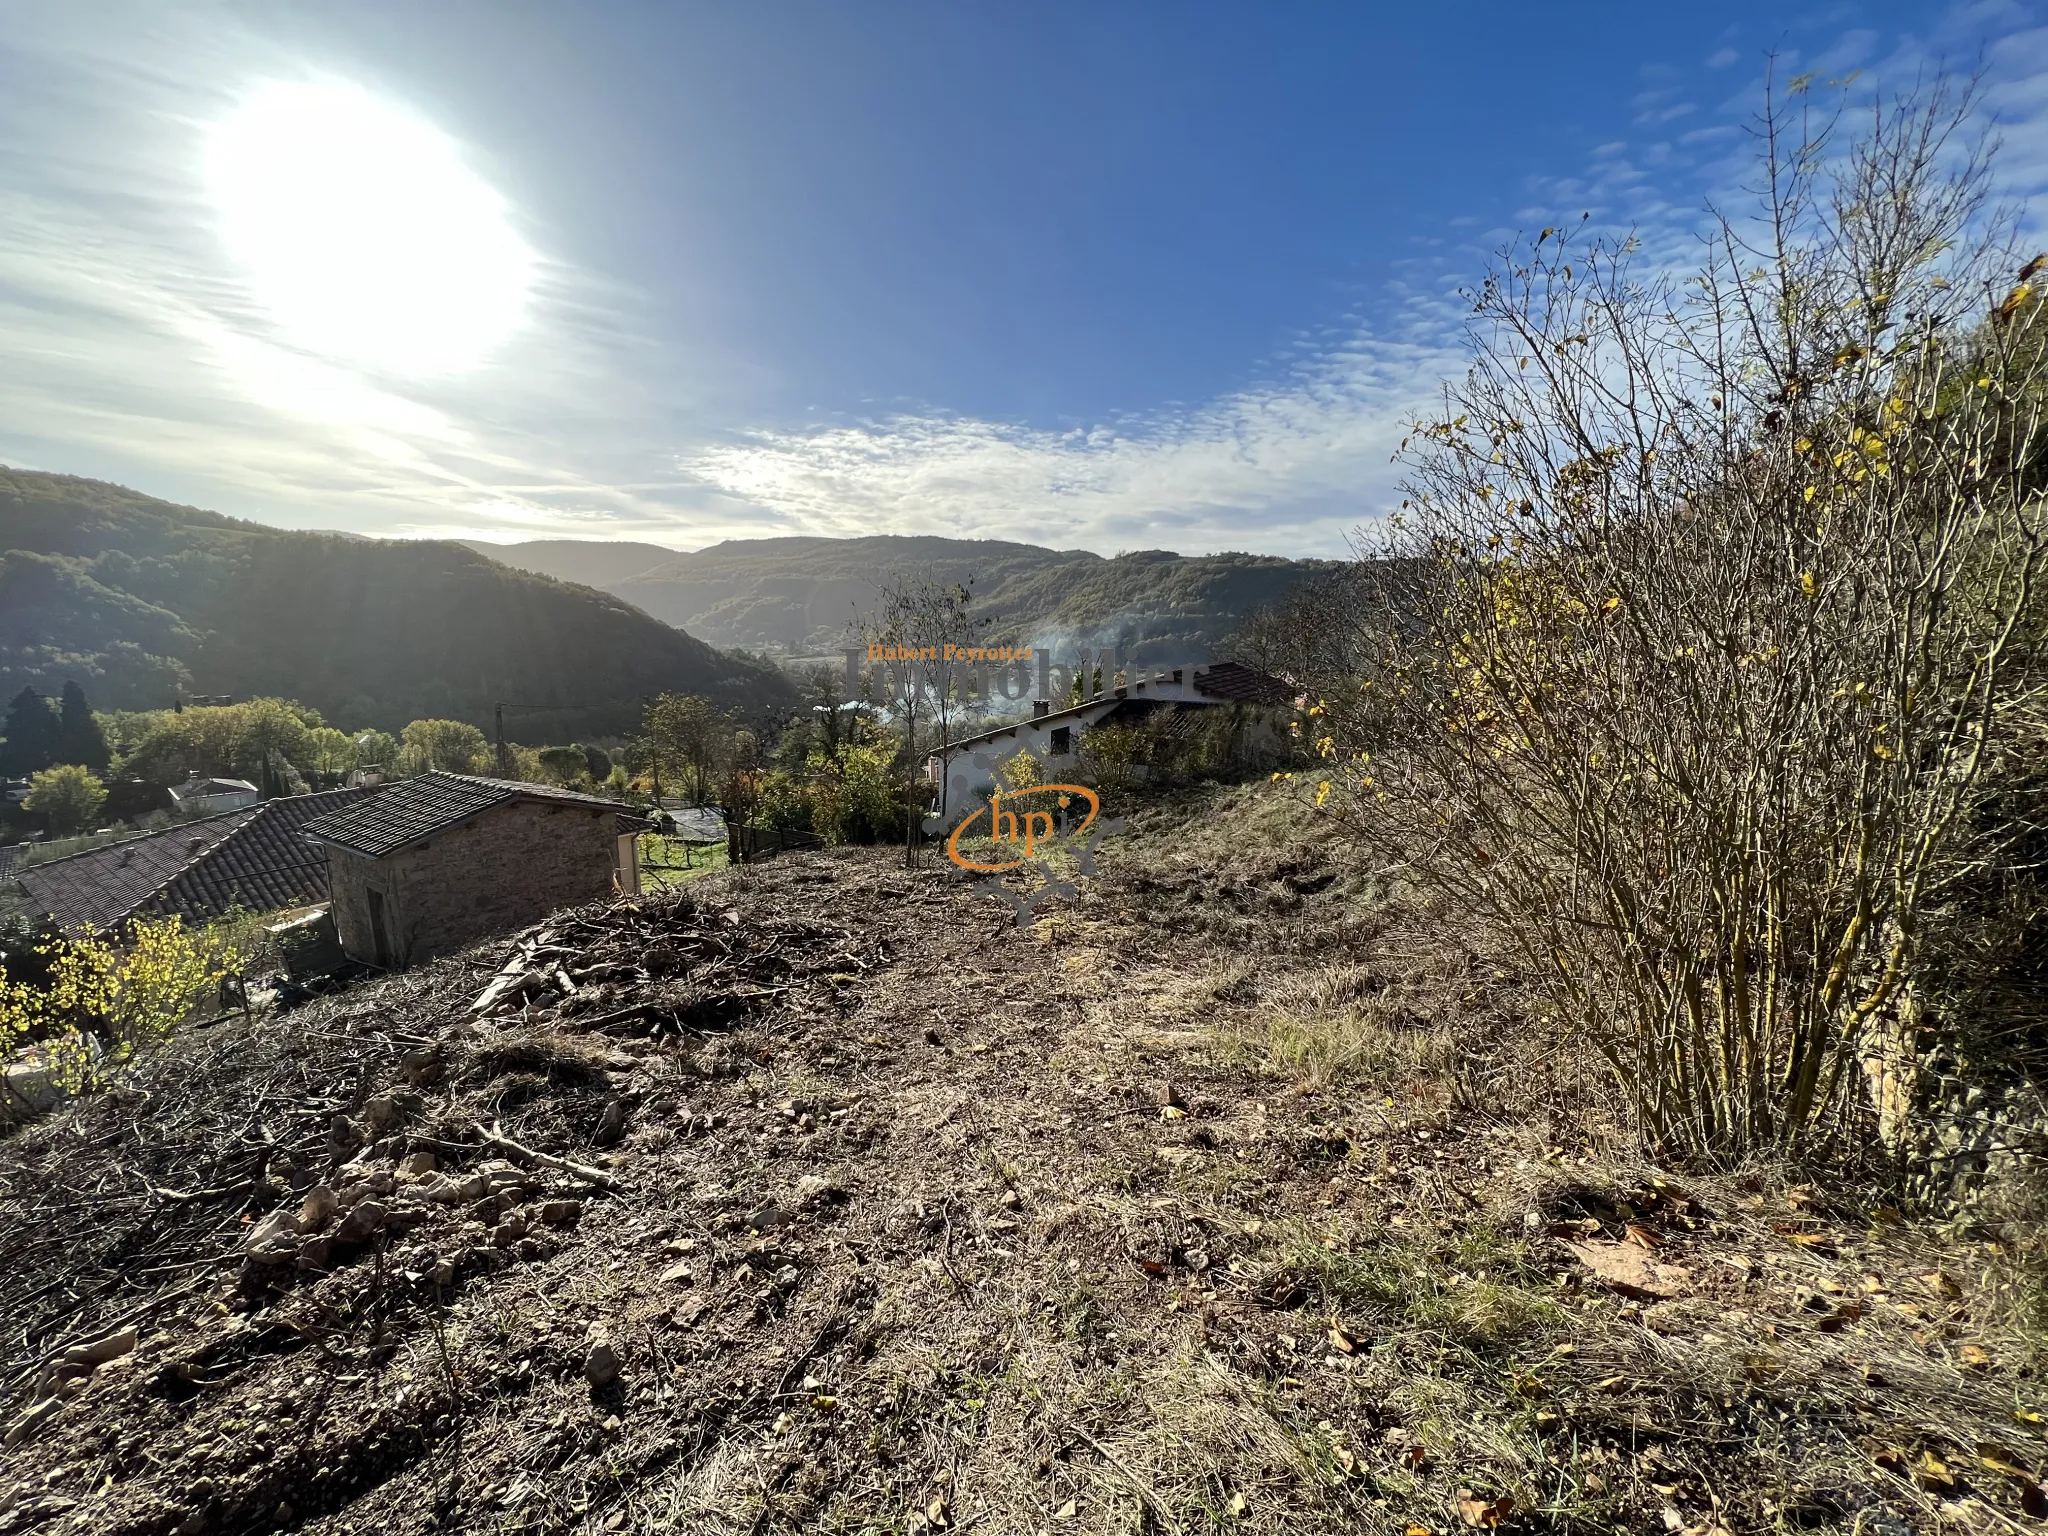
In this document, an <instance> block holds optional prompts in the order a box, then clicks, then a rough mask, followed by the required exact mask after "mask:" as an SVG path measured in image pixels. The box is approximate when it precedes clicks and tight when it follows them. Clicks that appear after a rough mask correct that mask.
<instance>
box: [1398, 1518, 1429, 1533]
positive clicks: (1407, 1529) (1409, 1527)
mask: <svg viewBox="0 0 2048 1536" xmlns="http://www.w3.org/2000/svg"><path fill="white" fill-rule="evenodd" d="M1401 1536H1436V1532H1435V1531H1432V1530H1431V1529H1430V1528H1429V1527H1428V1526H1426V1525H1417V1524H1416V1523H1415V1522H1414V1521H1413V1520H1410V1521H1409V1522H1408V1523H1407V1524H1406V1525H1404V1526H1402V1527H1401Z"/></svg>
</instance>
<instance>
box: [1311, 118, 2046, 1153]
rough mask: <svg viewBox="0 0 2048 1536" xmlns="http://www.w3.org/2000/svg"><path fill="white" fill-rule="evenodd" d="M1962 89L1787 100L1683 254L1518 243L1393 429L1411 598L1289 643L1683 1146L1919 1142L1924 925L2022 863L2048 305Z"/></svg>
mask: <svg viewBox="0 0 2048 1536" xmlns="http://www.w3.org/2000/svg"><path fill="white" fill-rule="evenodd" d="M1793 94H1794V96H1795V97H1797V95H1798V92H1797V91H1796V90H1795V92H1794V93H1793ZM1972 106H1973V103H1972V100H1971V96H1970V93H1969V92H1968V91H1967V90H1963V91H1957V90H1953V89H1951V88H1949V87H1947V86H1945V85H1937V86H1935V87H1933V88H1931V89H1930V90H1928V91H1927V92H1926V93H1924V94H1923V95H1921V96H1920V97H1918V98H1916V99H1912V100H1907V101H1893V102H1883V101H1881V102H1879V103H1878V104H1877V105H1876V106H1874V107H1873V108H1872V110H1871V114H1870V117H1869V119H1868V122H1867V124H1866V125H1865V126H1864V127H1863V129H1862V131H1861V133H1860V136H1857V137H1856V138H1855V139H1854V142H1853V143H1850V144H1848V145H1846V146H1837V145H1836V144H1835V143H1833V142H1831V139H1832V135H1833V134H1834V132H1835V131H1836V125H1835V124H1834V123H1832V122H1816V121H1814V120H1813V119H1812V118H1811V117H1809V116H1807V115H1804V113H1803V111H1802V110H1801V107H1802V104H1801V103H1799V102H1797V101H1794V103H1793V104H1792V107H1791V108H1789V109H1788V107H1787V105H1786V103H1785V102H1784V101H1772V102H1770V103H1769V104H1768V105H1767V106H1766V108H1765V111H1764V115H1763V116H1762V118H1761V120H1760V123H1759V144H1760V155H1759V160H1758V171H1759V183H1758V186H1757V206H1756V208H1755V210H1754V212H1753V213H1752V214H1751V215H1750V216H1749V217H1747V218H1744V219H1740V220H1738V219H1737V218H1735V217H1734V216H1732V215H1730V216H1722V217H1719V218H1718V220H1717V222H1716V224H1715V226H1714V228H1713V231H1712V233H1711V234H1710V236H1709V238H1708V239H1707V241H1706V245H1705V250H1706V258H1705V264H1704V266H1703V267H1702V268H1701V270H1700V271H1699V272H1698V273H1697V274H1695V275H1694V276H1693V277H1691V278H1690V279H1689V280H1687V281H1684V282H1682V283H1681V282H1677V281H1674V280H1672V279H1670V278H1668V277H1667V276H1665V275H1663V274H1662V273H1660V272H1658V271H1656V270H1654V269H1646V266H1645V264H1644V262H1643V260H1642V256H1641V253H1640V252H1639V251H1638V250H1637V249H1636V248H1635V245H1634V242H1632V241H1631V242H1627V243H1624V244H1621V245H1619V246H1615V245H1612V244H1609V243H1605V242H1602V241H1600V240H1597V239H1583V240H1582V239H1579V238H1576V237H1573V236H1570V235H1567V234H1565V233H1562V232H1560V231H1556V230H1545V231H1543V232H1542V233H1541V234H1540V235H1539V236H1538V237H1537V238H1536V240H1535V241H1534V243H1533V244H1530V245H1522V246H1517V247H1514V248H1512V249H1511V250H1510V251H1509V252H1508V253H1507V254H1506V256H1505V258H1504V264H1503V265H1502V266H1501V267H1500V269H1499V270H1497V271H1496V272H1495V273H1493V275H1491V276H1490V277H1489V278H1488V279H1487V280H1486V282H1485V283H1484V285H1483V286H1482V288H1481V289H1480V290H1479V292H1478V293H1477V294H1476V295H1475V296H1474V297H1475V320H1474V328H1473V343H1474V345H1473V362H1472V367H1471V369H1470V372H1469V373H1468V374H1467V375H1466V377H1465V378H1464V379H1463V381H1462V382H1460V383H1458V384H1457V385H1455V386H1453V387H1451V388H1449V389H1448V390H1447V392H1446V397H1445V401H1444V408H1443V411H1442V414H1441V415H1440V417H1438V418H1437V419H1434V420H1432V421H1429V422H1426V423H1422V424H1420V425H1419V426H1418V428H1417V429H1416V432H1415V434H1414V436H1413V437H1412V438H1411V439H1410V442H1409V444H1408V445H1407V448H1406V450H1405V451H1406V453H1407V457H1408V463H1409V466H1410V471H1411V473H1410V480H1409V485H1410V496H1409V500H1408V502H1407V503H1406V504H1405V505H1406V509H1407V510H1406V512H1405V514H1404V520H1403V521H1402V523H1401V525H1400V526H1399V528H1398V529H1397V530H1396V532H1395V534H1394V539H1393V552H1395V553H1397V554H1399V555H1401V556H1402V557H1404V558H1405V559H1406V560H1408V561H1411V562H1412V565H1409V566H1407V567H1404V569H1407V570H1412V571H1413V572H1414V573H1415V578H1416V580H1417V582H1418V583H1419V584H1420V586H1421V587H1422V589H1423V596H1422V598H1421V600H1420V601H1419V602H1415V603H1412V604H1410V605H1408V606H1407V608H1406V609H1405V619H1404V621H1403V622H1400V623H1393V624H1389V623H1384V622H1377V621H1370V620H1372V616H1371V615H1367V616H1366V617H1365V618H1362V619H1361V618H1357V617H1354V618H1353V620H1352V621H1350V622H1348V623H1347V622H1345V621H1344V620H1342V619H1341V618H1337V619H1331V620H1329V621H1328V622H1326V623H1325V625H1324V626H1323V628H1322V630H1321V632H1320V633H1321V635H1322V638H1321V639H1319V640H1317V641H1316V645H1317V646H1320V647H1321V648H1322V650H1323V651H1324V652H1325V653H1326V654H1327V656H1328V658H1329V659H1328V660H1326V661H1325V662H1324V663H1323V664H1321V665H1320V666H1318V665H1316V664H1315V662H1314V661H1313V660H1310V661H1307V662H1305V663H1304V664H1303V666H1302V667H1301V669H1300V670H1299V671H1297V673H1296V676H1297V680H1299V681H1305V682H1310V683H1312V684H1313V685H1314V686H1315V687H1316V689H1317V691H1318V693H1319V696H1320V702H1319V703H1318V704H1316V705H1315V706H1314V707H1313V708H1312V709H1311V711H1310V727H1309V735H1310V736H1311V738H1312V739H1313V742H1314V745H1315V747H1316V749H1317V751H1318V752H1319V753H1320V755H1321V756H1322V758H1323V759H1324V761H1325V764H1326V768H1327V774H1326V777H1327V778H1328V779H1329V781H1330V782H1331V784H1332V786H1333V789H1334V790H1338V791H1342V792H1343V799H1342V800H1340V801H1339V803H1340V804H1343V805H1344V807H1345V811H1346V814H1347V816H1348V817H1349V818H1351V819H1353V820H1354V821H1355V822H1356V823H1357V825H1358V826H1359V828H1360V829H1361V830H1362V831H1363V832H1364V833H1365V834H1366V835H1367V836H1368V837H1369V838H1371V839H1372V840H1373V841H1374V842H1375V843H1376V844H1378V845H1379V846H1380V847H1381V848H1383V849H1385V850H1388V851H1390V852H1392V853H1393V854H1395V855H1396V856H1397V857H1399V858H1401V859H1403V860H1405V861H1406V862H1407V863H1408V865H1409V866H1410V868H1411V869H1412V870H1413V871H1414V872H1415V873H1416V874H1417V875H1418V876H1419V877H1420V878H1421V879H1423V880H1424V881H1425V882H1427V884H1428V885H1429V886H1430V887H1432V888H1433V889H1435V890H1436V891H1438V892H1440V893H1442V894H1443V895H1445V896H1447V897H1448V898H1450V899H1451V901H1452V902H1454V903H1455V905H1456V908H1457V909H1458V910H1459V911H1460V912H1461V913H1463V914H1465V915H1467V917H1468V918H1469V920H1471V921H1472V922H1473V923H1474V925H1475V927H1476V928H1477V929H1478V930H1479V931H1480V932H1481V933H1482V934H1483V935H1484V936H1485V939H1486V941H1487V942H1489V943H1492V944H1493V945H1495V946H1497V948H1498V950H1499V951H1500V956H1501V958H1502V959H1503V960H1504V961H1511V962H1512V963H1513V964H1514V965H1515V967H1516V969H1517V970H1518V971H1519V972H1520V974H1521V975H1522V976H1523V977H1524V979H1525V982H1526V983H1527V984H1528V985H1529V986H1530V987H1531V988H1532V989H1533V992H1534V1002H1535V1008H1534V1011H1535V1012H1537V1013H1538V1014H1540V1016H1541V1017H1542V1018H1543V1019H1544V1020H1545V1021H1546V1022H1547V1023H1549V1024H1550V1025H1551V1026H1552V1028H1553V1029H1554V1030H1555V1031H1556V1033H1557V1034H1558V1035H1560V1036H1570V1037H1575V1038H1576V1039H1578V1040H1581V1041H1584V1042H1586V1043H1589V1044H1590V1045H1591V1046H1593V1047H1594V1048H1595V1049H1597V1050H1598V1052H1599V1053H1600V1054H1601V1055H1602V1056H1603V1057H1604V1059H1605V1060H1606V1062H1607V1063H1608V1065H1609V1067H1610V1068H1611V1070H1612V1072H1613V1074H1614V1077H1615V1079H1616V1081H1617V1082H1618V1083H1619V1084H1620V1085H1621V1087H1622V1089H1623V1091H1624V1093H1625V1094H1626V1096H1627V1100H1628V1103H1629V1106H1630V1108H1631V1109H1632V1112H1633V1116H1634V1120H1635V1123H1636V1126H1637V1129H1638V1131H1639V1133H1640V1134H1641V1135H1642V1136H1643V1137H1644V1138H1645V1139H1646V1140H1647V1141H1648V1142H1650V1143H1652V1144H1654V1145H1661V1146H1663V1147H1665V1148H1667V1149H1669V1150H1673V1151H1684V1152H1688V1153H1691V1154H1693V1155H1696V1156H1701V1157H1706V1158H1712V1159H1723V1160H1732V1159H1739V1158H1741V1157H1744V1156H1746V1155H1749V1154H1751V1153H1753V1152H1757V1151H1762V1150H1768V1149H1774V1148H1775V1149H1800V1148H1808V1149H1811V1148H1814V1147H1817V1146H1818V1145H1819V1144H1821V1143H1823V1142H1826V1141H1828V1140H1830V1139H1831V1138H1840V1137H1842V1136H1843V1134H1844V1133H1846V1132H1849V1131H1851V1130H1852V1129H1858V1128H1860V1127H1862V1126H1864V1125H1866V1124H1871V1123H1874V1124H1875V1127H1876V1128H1877V1129H1878V1130H1879V1131H1880V1132H1881V1134H1882V1138H1883V1140H1884V1142H1885V1143H1886V1144H1887V1145H1889V1146H1890V1147H1891V1148H1893V1149H1894V1150H1896V1151H1901V1152H1903V1151H1906V1150H1908V1149H1909V1145H1910V1143H1911V1142H1912V1140H1913V1136H1914V1108H1915V1103H1916V1096H1917V1093H1918V1091H1919V1080H1920V1072H1919V1067H1918V1063H1919V1061H1920V1059H1921V1058H1922V1056H1923V1055H1924V1054H1925V1052H1926V1050H1927V1048H1928V1046H1929V1044H1930V1042H1931V1040H1932V1039H1933V1037H1934V1036H1935V1035H1937V1034H1938V1033H1939V1032H1940V1031H1941V1030H1942V1029H1943V1028H1945V1027H1947V1025H1946V1023H1945V1021H1944V1019H1943V1018H1942V1016H1941V1013H1940V1010H1939V1009H1938V1007H1936V1006H1935V1000H1934V999H1933V998H1932V997H1931V996H1930V995H1929V992H1928V988H1927V987H1926V986H1925V985H1922V984H1920V983H1921V979H1922V978H1923V976H1925V975H1926V974H1927V972H1928V968H1929V966H1930V964H1931V961H1930V956H1929V953H1928V934H1929V925H1930V923H1931V922H1932V921H1933V917H1934V914H1936V913H1937V912H1939V911H1941V910H1944V909H1945V905H1946V904H1948V903H1950V902H1952V901H1953V899H1954V898H1955V896H1956V893H1957V891H1958V890H1959V889H1960V888H1961V887H1962V886H1964V885H1965V884H1967V883H1968V882H1970V881H1971V880H1972V879H1975V878H1977V877H1978V876H1980V875H1981V874H1982V871H1983V870H1984V869H1985V867H1986V866H1987V864H1989V863H1993V862H1996V861H1997V859H1998V858H1999V857H2001V854H2000V850H1999V848H1998V847H1997V846H1996V841H1997V840H1996V836H1995V834H1994V833H1993V832H1991V831H1990V830H1988V829H1987V818H1986V817H1985V816H1983V815H1982V814H1981V811H1982V809H1983V805H1982V802H1983V798H1984V794H1985V785H1986V778H1985V774H1986V769H1987V766H1988V765H1990V764H1991V763H1992V762H1993V761H1994V760H1995V759H1996V757H1997V756H1998V754H1999V753H2000V752H2001V751H2002V750H2004V743H2005V741H2006V739H2007V733H2008V731H2009V726H2010V722H2011V719H2012V717H2013V713H2014V711H2015V709H2016V708H2017V707H2018V706H2019V705H2020V704H2021V703H2022V702H2023V699H2024V695H2025V684H2026V678H2025V677H2024V675H2023V674H2024V671H2025V669H2024V668H2023V667H2022V666H2021V664H2020V663H2021V661H2022V652H2021V650H2020V648H2019V647H2017V646H2016V644H2015V636H2016V633H2017V632H2018V626H2020V625H2021V624H2022V622H2023V621H2024V620H2025V619H2026V617H2027V615H2028V612H2029V603H2030V601H2031V598H2032V594H2033V590H2034V584H2035V581H2036V579H2037V577H2038V573H2039V565H2040V560H2041V553H2042V540H2041V534H2042V529H2041V518H2040V506H2039V502H2038V499H2037V496H2038V463H2037V461H2038V459H2039V457H2040V452H2041V448H2042V440H2041V430H2040V429H2041V419H2040V418H2041V405H2042V400H2043V395H2044V391H2043V388H2042V377H2041V375H2042V345H2041V342H2042V333H2043V329H2044V328H2043V324H2042V319H2041V306H2040V304H2039V302H2038V300H2037V299H2036V298H2035V296H2034V288H2033V284H2034V281H2035V279H2036V273H2037V272H2038V271H2039V270H2040V267H2041V263H2040V262H2039V261H2038V260H2037V261H2035V262H2030V263H2028V264H2027V265H2026V267H2025V268H2024V270H2020V271H2019V274H2018V277H2017V278H2015V271H2016V269H2018V267H2019V263H2018V261H2017V259H2016V255H2015V253H2014V251H2013V250H2012V248H2011V245H2010V241H2009V238H2008V236H2009V232H2010V229H2011V227H2012V221H2011V220H2010V219H2009V218H2007V217H2005V216H2003V215H2001V213H2000V212H1999V211H1998V210H1997V209H1995V208H1994V207H1992V206H1991V205H1990V203H1989V201H1988V197H1987V185H1988V172H1989V164H1990V156H1989V146H1988V144H1987V143H1986V142H1985V141H1984V140H1982V139H1981V138H1975V137H1973V136H1972V129H1971V126H1970V125H1971V122H1972V120H1973V119H1972ZM1304 674H1306V675H1304ZM1864 1090H1867V1092H1866V1091H1864Z"/></svg>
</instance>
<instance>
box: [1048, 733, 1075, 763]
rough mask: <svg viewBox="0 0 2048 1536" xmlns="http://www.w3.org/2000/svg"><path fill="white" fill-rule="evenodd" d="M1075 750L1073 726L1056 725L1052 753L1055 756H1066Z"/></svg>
mask: <svg viewBox="0 0 2048 1536" xmlns="http://www.w3.org/2000/svg"><path fill="white" fill-rule="evenodd" d="M1073 750H1074V730H1073V727H1072V726H1067V725H1059V726H1054V727H1053V733H1052V755H1053V756H1054V757H1065V756H1066V755H1067V754H1068V753H1069V752H1071V751H1073Z"/></svg>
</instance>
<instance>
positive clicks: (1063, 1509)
mask: <svg viewBox="0 0 2048 1536" xmlns="http://www.w3.org/2000/svg"><path fill="white" fill-rule="evenodd" d="M1079 1507H1080V1506H1079V1505H1077V1504H1076V1503H1075V1502H1074V1501H1073V1500H1072V1499H1069V1500H1067V1502H1066V1503H1064V1504H1062V1505H1061V1506H1060V1507H1059V1508H1058V1509H1056V1510H1054V1511H1053V1512H1052V1517H1053V1519H1055V1520H1071V1519H1073V1518H1074V1514H1075V1512H1076V1510H1078V1509H1079Z"/></svg>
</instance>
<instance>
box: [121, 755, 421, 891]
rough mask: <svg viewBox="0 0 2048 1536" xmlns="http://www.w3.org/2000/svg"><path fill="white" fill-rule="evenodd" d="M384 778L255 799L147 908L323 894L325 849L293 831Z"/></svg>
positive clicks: (374, 790) (375, 789)
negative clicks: (242, 818)
mask: <svg viewBox="0 0 2048 1536" xmlns="http://www.w3.org/2000/svg"><path fill="white" fill-rule="evenodd" d="M382 790H383V786H382V785H364V786H362V787H360V788H356V789H330V790H325V791H322V792H321V793H318V794H311V795H287V796H284V797H282V798H280V799H276V800H266V801H264V802H263V803H262V804H261V805H259V806H256V807H254V808H253V809H254V811H255V814H254V815H252V816H250V817H249V819H248V820H246V821H244V822H243V823H242V824H241V825H240V826H238V827H236V828H235V829H234V830H233V831H231V832H230V833H228V835H227V836H226V837H224V838H222V839H221V840H220V841H219V842H218V843H216V844H215V845H214V846H213V847H212V848H210V849H208V850H207V851H206V853H205V854H203V855H202V856H201V857H199V858H197V859H194V860H193V861H192V862H191V863H189V864H187V865H186V866H185V867H184V868H183V869H182V870H180V871H179V872H178V874H177V876H176V877H175V878H174V879H172V880H171V881H170V883H169V884H167V885H165V886H164V887H162V888H161V889H160V890H158V891H156V892H154V893H153V894H152V895H151V896H150V898H149V899H148V900H147V901H146V902H145V903H144V904H143V905H144V908H145V909H146V910H148V911H151V912H176V913H178V914H179V915H180V916H183V917H186V918H191V919H200V918H210V917H218V916H220V915H221V914H222V913H223V912H226V911H228V910H230V909H231V908H234V907H237V906H239V907H243V908H245V909H247V910H248V911H251V912H275V911H276V910H278V909H279V908H280V907H295V906H300V905H303V904H305V903H307V902H315V901H325V900H326V899H327V856H326V855H325V854H323V853H322V852H321V851H320V850H319V849H318V848H315V847H314V846H313V845H312V844H311V843H309V842H307V841H306V840H305V839H304V838H302V837H300V836H299V829H300V828H301V827H303V826H304V825H305V824H306V823H307V822H309V821H311V820H312V819H313V818H314V817H316V816H323V815H327V814H329V813H331V812H334V811H339V810H342V809H345V808H346V807H348V806H351V805H355V804H358V803H360V802H361V801H363V800H365V799H367V798H369V797H370V796H373V795H376V794H379V793H381V792H382Z"/></svg>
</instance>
